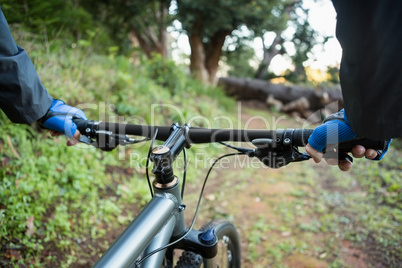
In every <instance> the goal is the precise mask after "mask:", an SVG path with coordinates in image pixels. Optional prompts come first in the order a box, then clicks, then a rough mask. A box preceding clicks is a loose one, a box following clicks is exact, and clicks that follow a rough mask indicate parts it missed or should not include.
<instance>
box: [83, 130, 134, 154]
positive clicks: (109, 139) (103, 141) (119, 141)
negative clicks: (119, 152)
mask: <svg viewBox="0 0 402 268" xmlns="http://www.w3.org/2000/svg"><path fill="white" fill-rule="evenodd" d="M92 136H94V137H96V140H92V139H91V138H90V137H88V136H86V135H82V136H81V137H80V139H79V141H80V142H82V143H85V144H88V145H92V146H94V147H96V148H99V149H101V150H103V151H112V150H113V149H115V148H116V147H117V146H119V145H123V146H124V145H128V144H134V143H137V142H140V141H137V140H135V139H133V138H130V137H128V136H127V135H120V134H114V133H113V132H111V131H105V130H97V131H95V133H93V134H92Z"/></svg>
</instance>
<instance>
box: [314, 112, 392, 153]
mask: <svg viewBox="0 0 402 268" xmlns="http://www.w3.org/2000/svg"><path fill="white" fill-rule="evenodd" d="M355 138H357V134H356V133H355V132H353V130H352V128H351V127H350V125H349V122H348V119H347V117H346V115H345V111H344V109H342V110H340V111H339V112H338V113H335V114H332V115H330V116H328V117H327V118H325V119H324V121H323V124H322V125H321V126H319V127H317V128H316V129H314V132H313V134H311V136H310V138H309V139H308V143H309V144H310V146H311V147H312V148H313V149H315V150H317V151H319V152H323V150H324V148H325V147H326V146H327V145H328V144H338V143H341V142H344V141H349V140H353V139H355ZM390 143H391V140H389V141H388V144H387V146H386V148H385V149H384V150H377V156H376V157H375V158H374V159H372V160H381V159H382V158H383V157H384V155H385V153H386V152H387V150H388V147H389V144H390ZM367 149H369V148H367Z"/></svg>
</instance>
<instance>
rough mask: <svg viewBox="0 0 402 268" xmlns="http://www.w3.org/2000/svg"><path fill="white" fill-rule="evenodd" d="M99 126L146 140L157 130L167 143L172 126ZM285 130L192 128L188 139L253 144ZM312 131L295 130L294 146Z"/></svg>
mask: <svg viewBox="0 0 402 268" xmlns="http://www.w3.org/2000/svg"><path fill="white" fill-rule="evenodd" d="M74 122H75V123H76V124H77V128H78V130H79V131H80V132H81V133H82V134H85V133H86V132H87V129H88V127H90V128H91V127H92V125H91V124H92V123H91V121H87V120H82V119H79V120H77V119H74ZM95 124H96V123H95ZM96 125H97V129H98V130H105V131H111V132H113V133H115V134H120V135H134V136H142V137H145V138H153V136H154V133H155V131H156V129H157V130H158V133H157V135H156V140H159V141H165V140H166V139H167V138H168V137H169V135H170V133H171V130H172V128H171V126H147V125H134V124H122V123H108V122H99V123H98V124H96ZM281 131H282V132H283V130H259V129H208V128H198V127H191V128H190V129H189V131H188V133H187V138H188V140H189V142H190V143H192V144H196V143H211V142H224V141H233V142H251V141H252V140H255V139H261V138H265V139H276V138H277V137H279V136H280V134H281ZM312 132H313V130H312V129H295V130H294V131H293V133H292V137H291V139H292V140H293V142H292V144H293V145H294V146H305V145H306V144H307V140H308V138H309V137H310V135H311V133H312Z"/></svg>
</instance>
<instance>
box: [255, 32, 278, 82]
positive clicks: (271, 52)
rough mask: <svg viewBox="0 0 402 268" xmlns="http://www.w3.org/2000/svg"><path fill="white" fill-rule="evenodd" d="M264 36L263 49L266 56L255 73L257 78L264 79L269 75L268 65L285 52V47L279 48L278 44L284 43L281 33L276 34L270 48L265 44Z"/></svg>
mask: <svg viewBox="0 0 402 268" xmlns="http://www.w3.org/2000/svg"><path fill="white" fill-rule="evenodd" d="M261 38H262V47H263V51H264V57H263V59H262V61H261V63H260V65H259V66H258V70H257V74H256V75H255V78H257V79H264V78H266V77H267V76H268V67H269V65H270V64H271V61H272V59H273V58H274V57H275V56H276V55H279V54H284V52H285V51H284V49H282V48H280V49H278V48H277V45H282V44H283V42H284V40H283V38H282V37H281V36H280V33H277V34H276V37H275V39H274V41H273V42H272V44H271V45H270V46H269V48H267V47H266V46H265V43H264V38H263V37H261Z"/></svg>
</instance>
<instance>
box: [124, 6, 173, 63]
mask: <svg viewBox="0 0 402 268" xmlns="http://www.w3.org/2000/svg"><path fill="white" fill-rule="evenodd" d="M167 15H168V6H167V4H166V3H165V2H164V1H161V2H160V6H159V9H157V10H154V20H155V21H156V22H157V26H158V27H157V29H156V30H155V29H154V28H152V27H151V26H149V25H148V24H146V23H144V21H142V20H141V19H135V20H134V21H135V23H134V24H133V25H132V29H131V37H130V39H131V43H132V44H133V46H135V45H140V47H141V49H142V50H143V51H144V52H145V54H146V55H147V57H148V58H151V57H152V54H153V53H158V54H161V55H162V57H163V58H166V57H167V55H168V49H167V47H168V43H167V32H166V24H165V17H166V16H167Z"/></svg>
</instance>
